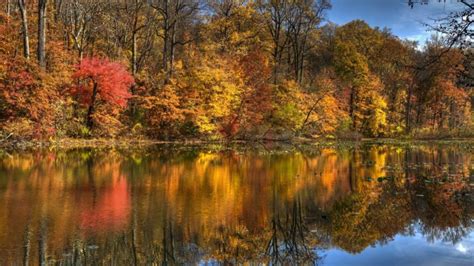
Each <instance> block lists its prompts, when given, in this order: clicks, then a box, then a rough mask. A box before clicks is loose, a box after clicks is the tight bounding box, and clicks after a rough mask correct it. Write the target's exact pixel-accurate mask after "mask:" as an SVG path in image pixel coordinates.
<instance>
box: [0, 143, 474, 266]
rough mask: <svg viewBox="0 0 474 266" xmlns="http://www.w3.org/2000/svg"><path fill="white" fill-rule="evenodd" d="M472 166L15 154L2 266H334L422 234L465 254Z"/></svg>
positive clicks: (450, 149) (435, 149) (437, 156)
mask: <svg viewBox="0 0 474 266" xmlns="http://www.w3.org/2000/svg"><path fill="white" fill-rule="evenodd" d="M473 162H474V156H473V154H472V146H471V145H466V144H462V145H461V144H459V145H417V146H411V147H410V146H390V145H362V146H347V147H332V148H330V147H321V148H315V147H299V148H292V149H291V150H290V151H288V150H282V149H263V150H259V149H251V150H249V149H244V148H237V149H234V150H215V149H210V148H192V147H180V148H177V147H174V148H170V147H154V148H148V149H143V150H136V151H133V150H132V151H131V150H114V149H106V150H99V149H80V150H63V151H38V152H30V153H15V154H9V155H4V156H3V157H2V159H1V160H0V204H1V206H3V207H2V208H0V264H7V265H9V264H11V263H22V262H23V263H24V264H27V263H28V262H29V263H32V264H37V263H42V262H49V263H58V262H61V263H62V264H110V263H112V264H114V263H115V264H127V265H130V264H132V265H142V264H150V263H151V264H153V263H163V264H181V263H186V262H187V263H199V262H216V263H224V264H234V263H240V262H265V263H274V264H279V263H282V264H288V263H324V262H325V258H324V256H322V255H321V254H323V253H324V252H325V251H327V250H333V249H340V250H343V251H344V252H346V253H349V254H361V252H363V251H364V250H366V249H367V248H368V247H370V246H373V247H381V246H383V245H385V244H388V243H391V242H393V241H394V239H396V238H397V237H401V236H403V237H408V239H412V238H414V237H415V236H416V235H421V236H422V237H423V238H424V239H425V240H426V241H428V242H436V241H444V242H447V243H450V244H449V245H452V247H453V248H459V243H460V241H461V240H463V239H469V240H471V238H472V234H471V236H470V233H471V232H472V228H473V223H472V221H473V218H474V206H473V204H472V203H473V196H472V194H471V189H472V186H473V182H474V180H473V179H474V177H473V174H474V170H473ZM426 241H424V242H426ZM463 248H464V249H466V247H463ZM470 248H472V247H470ZM466 250H467V249H466ZM462 262H469V261H462Z"/></svg>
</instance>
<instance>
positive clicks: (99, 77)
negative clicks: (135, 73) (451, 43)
mask: <svg viewBox="0 0 474 266" xmlns="http://www.w3.org/2000/svg"><path fill="white" fill-rule="evenodd" d="M73 78H74V79H76V80H77V81H78V82H79V85H78V86H77V87H76V88H74V94H76V95H78V96H80V98H81V99H82V101H83V102H84V103H85V104H86V105H87V106H88V108H87V116H86V125H87V127H88V128H89V129H91V128H92V126H93V116H94V110H95V106H96V104H98V103H99V102H105V103H108V104H112V105H114V106H117V107H121V108H124V107H126V106H127V101H128V99H129V98H130V97H131V95H130V93H129V89H130V86H131V85H132V84H133V83H134V79H133V77H132V76H131V75H130V74H129V73H128V71H127V70H126V69H125V67H124V66H123V65H121V64H119V63H116V62H111V61H109V60H107V59H103V58H94V57H92V58H85V59H83V60H82V61H81V63H80V64H79V65H77V67H76V72H75V73H74V75H73ZM98 97H100V98H98Z"/></svg>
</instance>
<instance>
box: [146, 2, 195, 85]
mask: <svg viewBox="0 0 474 266" xmlns="http://www.w3.org/2000/svg"><path fill="white" fill-rule="evenodd" d="M150 6H151V7H152V8H153V9H155V10H156V11H157V12H158V14H159V15H160V19H161V33H159V34H158V35H159V36H160V37H161V38H162V39H163V49H162V60H161V67H162V69H163V71H164V72H165V84H166V83H167V82H168V81H169V79H170V78H171V77H172V76H173V71H174V61H175V55H176V47H177V46H179V45H186V44H187V43H189V42H190V41H192V40H183V39H180V38H179V37H178V34H180V33H182V31H183V28H184V22H185V21H186V20H187V19H189V18H190V17H192V15H194V14H195V13H196V12H197V11H198V9H199V2H198V1H195V0H163V1H150Z"/></svg>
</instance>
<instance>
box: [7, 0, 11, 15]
mask: <svg viewBox="0 0 474 266" xmlns="http://www.w3.org/2000/svg"><path fill="white" fill-rule="evenodd" d="M10 13H11V8H10V0H7V20H10Z"/></svg>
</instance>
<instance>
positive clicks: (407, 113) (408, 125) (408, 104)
mask: <svg viewBox="0 0 474 266" xmlns="http://www.w3.org/2000/svg"><path fill="white" fill-rule="evenodd" d="M412 94H413V89H412V86H410V87H409V88H408V93H407V100H406V101H407V102H406V106H405V133H407V134H408V133H410V132H411V123H410V113H411V97H412Z"/></svg>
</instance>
